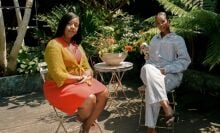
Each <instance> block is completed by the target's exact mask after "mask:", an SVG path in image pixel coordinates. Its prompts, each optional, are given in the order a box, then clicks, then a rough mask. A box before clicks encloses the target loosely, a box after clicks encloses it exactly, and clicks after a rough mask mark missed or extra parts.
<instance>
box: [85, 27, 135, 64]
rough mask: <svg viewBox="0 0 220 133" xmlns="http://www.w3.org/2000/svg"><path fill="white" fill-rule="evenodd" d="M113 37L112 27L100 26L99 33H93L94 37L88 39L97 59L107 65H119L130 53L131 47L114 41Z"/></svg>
mask: <svg viewBox="0 0 220 133" xmlns="http://www.w3.org/2000/svg"><path fill="white" fill-rule="evenodd" d="M115 36H116V35H115V29H114V27H113V26H100V30H99V32H95V37H92V38H89V42H91V44H92V45H93V47H95V48H96V50H97V52H98V54H99V57H100V58H101V60H102V61H103V62H105V63H106V64H107V65H119V64H120V62H122V61H124V60H125V58H126V57H127V53H128V52H130V51H132V46H131V45H128V44H127V43H125V42H124V41H122V40H120V39H119V40H117V39H115V38H116V37H115Z"/></svg>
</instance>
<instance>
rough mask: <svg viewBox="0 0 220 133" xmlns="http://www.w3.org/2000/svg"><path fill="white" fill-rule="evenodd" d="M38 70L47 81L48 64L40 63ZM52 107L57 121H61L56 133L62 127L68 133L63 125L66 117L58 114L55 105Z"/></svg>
mask: <svg viewBox="0 0 220 133" xmlns="http://www.w3.org/2000/svg"><path fill="white" fill-rule="evenodd" d="M38 69H39V71H40V74H41V77H42V79H43V81H45V74H46V73H47V72H48V69H47V64H46V62H40V63H38ZM50 105H51V104H50ZM51 106H52V107H53V110H54V111H55V114H56V117H57V120H58V121H59V124H58V127H57V129H56V131H55V133H58V131H59V129H60V127H62V128H63V130H64V132H65V133H67V129H66V128H65V126H64V124H63V123H64V116H63V115H62V114H60V113H58V111H57V109H56V108H55V107H54V106H53V105H51Z"/></svg>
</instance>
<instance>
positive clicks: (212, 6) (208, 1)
mask: <svg viewBox="0 0 220 133" xmlns="http://www.w3.org/2000/svg"><path fill="white" fill-rule="evenodd" d="M203 1H204V3H203V9H205V10H209V11H215V10H216V8H217V3H218V0H203Z"/></svg>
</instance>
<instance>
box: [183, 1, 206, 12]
mask: <svg viewBox="0 0 220 133" xmlns="http://www.w3.org/2000/svg"><path fill="white" fill-rule="evenodd" d="M180 1H181V2H182V3H183V4H184V5H185V7H187V8H188V9H190V10H191V9H201V8H202V7H203V0H180Z"/></svg>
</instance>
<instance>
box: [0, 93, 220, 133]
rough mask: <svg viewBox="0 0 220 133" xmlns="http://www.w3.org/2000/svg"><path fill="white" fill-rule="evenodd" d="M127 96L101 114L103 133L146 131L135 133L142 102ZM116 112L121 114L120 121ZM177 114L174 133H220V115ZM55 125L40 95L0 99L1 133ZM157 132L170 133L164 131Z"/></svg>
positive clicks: (40, 132) (74, 126) (46, 132)
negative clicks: (178, 115) (126, 98)
mask: <svg viewBox="0 0 220 133" xmlns="http://www.w3.org/2000/svg"><path fill="white" fill-rule="evenodd" d="M130 93H131V94H132V95H133V96H129V98H131V100H130V102H128V100H125V99H117V102H113V103H112V106H114V107H113V108H112V107H111V108H108V109H106V110H105V111H104V112H103V113H102V114H101V116H100V118H99V120H98V121H99V124H100V126H101V128H102V130H103V132H104V133H145V130H146V128H145V127H140V129H139V130H138V113H139V105H140V102H141V101H140V99H139V98H138V93H137V92H135V91H131V92H130ZM108 104H109V103H108ZM116 109H117V110H118V111H119V112H121V113H120V114H121V117H119V114H118V112H117V111H116ZM179 114H180V117H179V118H180V119H179V121H178V123H177V124H176V129H175V132H176V133H220V125H219V123H220V112H211V113H209V114H201V113H198V112H197V111H196V110H193V109H192V110H184V111H179ZM65 118H66V120H67V121H66V122H65V126H66V127H67V129H71V130H72V133H78V132H79V126H80V123H79V122H77V121H75V119H74V118H72V117H68V116H65ZM57 124H58V122H57V121H56V119H55V114H54V111H53V108H52V107H51V106H50V105H49V104H48V102H47V101H46V100H45V99H44V96H43V94H42V93H41V92H33V93H31V94H25V95H19V96H10V97H3V98H0V133H54V132H55V130H56V127H57ZM157 131H158V133H170V132H171V130H166V129H158V130H157ZM62 132H63V131H62V130H60V133H62ZM91 133H99V130H98V128H92V129H91Z"/></svg>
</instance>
